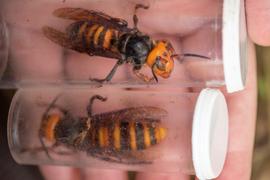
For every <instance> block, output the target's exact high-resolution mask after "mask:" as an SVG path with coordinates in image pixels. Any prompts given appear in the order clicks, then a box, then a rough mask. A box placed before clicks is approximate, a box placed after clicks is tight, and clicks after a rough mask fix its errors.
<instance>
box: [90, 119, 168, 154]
mask: <svg viewBox="0 0 270 180" xmlns="http://www.w3.org/2000/svg"><path fill="white" fill-rule="evenodd" d="M108 122H110V121H108ZM166 131H167V130H166V128H164V127H162V126H161V124H160V123H153V122H151V123H150V122H134V121H119V120H118V121H115V122H114V123H103V124H98V123H96V124H94V125H93V126H92V128H91V129H90V134H91V136H90V139H91V141H92V143H91V144H92V146H95V148H101V149H113V150H115V151H126V150H131V151H136V150H144V149H147V148H149V147H151V146H153V145H155V144H157V143H159V142H160V141H161V140H163V139H164V138H165V136H166Z"/></svg>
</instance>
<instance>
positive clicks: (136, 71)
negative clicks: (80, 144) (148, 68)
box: [133, 68, 155, 82]
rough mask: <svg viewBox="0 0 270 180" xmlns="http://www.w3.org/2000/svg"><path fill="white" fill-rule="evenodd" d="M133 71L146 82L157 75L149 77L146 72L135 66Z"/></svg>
mask: <svg viewBox="0 0 270 180" xmlns="http://www.w3.org/2000/svg"><path fill="white" fill-rule="evenodd" d="M133 73H134V74H135V75H136V76H137V77H138V78H139V79H141V80H143V81H144V82H151V81H153V80H155V76H153V77H152V78H150V77H148V76H147V75H145V74H142V73H140V70H138V69H136V68H134V69H133Z"/></svg>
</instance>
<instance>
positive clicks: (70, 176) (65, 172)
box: [39, 166, 80, 180]
mask: <svg viewBox="0 0 270 180" xmlns="http://www.w3.org/2000/svg"><path fill="white" fill-rule="evenodd" d="M39 169H40V171H41V174H42V175H43V177H44V178H45V179H46V180H57V179H59V178H60V179H65V180H79V179H80V171H79V169H75V168H71V167H64V166H40V167H39Z"/></svg>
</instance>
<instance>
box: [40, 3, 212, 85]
mask: <svg viewBox="0 0 270 180" xmlns="http://www.w3.org/2000/svg"><path fill="white" fill-rule="evenodd" d="M139 8H143V9H148V8H149V7H148V6H145V5H142V4H137V5H136V6H135V9H134V15H133V23H134V27H133V28H129V27H128V23H127V22H126V21H125V20H123V19H120V18H114V17H111V16H109V15H106V14H104V13H103V12H98V11H93V10H86V9H82V8H59V9H56V10H55V11H54V12H53V14H54V15H55V16H57V17H60V18H64V19H70V20H74V21H75V22H74V23H72V24H70V25H69V26H68V27H67V28H66V32H60V31H58V30H56V29H54V28H52V27H49V26H44V27H43V33H44V35H45V36H46V37H47V38H48V39H50V40H51V41H53V42H55V43H57V44H59V45H61V46H62V47H64V48H67V49H72V50H75V51H77V52H81V53H87V54H88V55H90V56H102V57H108V58H114V59H117V62H116V64H115V65H114V67H113V68H112V70H111V71H110V73H109V74H108V75H107V76H106V77H105V78H104V79H94V78H91V79H90V80H92V81H97V82H104V81H107V82H108V81H111V79H112V77H113V75H114V74H115V72H116V70H117V68H118V66H120V65H122V64H124V63H129V64H132V66H133V72H134V74H135V75H136V76H137V77H138V78H139V79H141V80H143V81H145V82H149V81H152V80H156V81H157V82H158V78H157V76H161V77H162V78H169V77H170V74H171V72H172V71H173V68H174V58H177V57H178V59H179V57H180V55H179V54H176V53H175V50H174V48H173V46H172V45H171V43H170V42H169V41H166V40H153V39H152V38H151V37H150V36H148V35H146V34H144V33H142V32H141V31H140V30H139V29H138V28H137V24H138V17H137V15H136V12H137V10H138V9H139ZM185 56H194V57H199V58H206V59H209V58H208V57H205V56H202V55H196V54H189V53H187V54H181V57H185ZM145 64H146V65H147V66H149V67H150V68H151V70H152V74H153V77H148V76H147V75H145V74H143V73H141V72H140V70H141V68H142V67H143V65H145Z"/></svg>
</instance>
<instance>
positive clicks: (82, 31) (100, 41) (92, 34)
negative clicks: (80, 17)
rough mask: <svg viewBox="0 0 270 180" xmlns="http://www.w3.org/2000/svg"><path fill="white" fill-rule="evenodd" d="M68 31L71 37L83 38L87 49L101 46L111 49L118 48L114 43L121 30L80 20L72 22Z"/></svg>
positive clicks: (82, 40)
mask: <svg viewBox="0 0 270 180" xmlns="http://www.w3.org/2000/svg"><path fill="white" fill-rule="evenodd" d="M68 32H69V34H70V36H71V38H76V39H79V40H81V42H82V44H83V46H84V47H85V48H86V50H87V49H90V50H93V49H100V48H101V49H107V50H111V51H116V50H117V49H116V48H117V47H115V46H114V43H113V42H115V41H117V40H118V38H119V37H118V36H119V31H118V30H116V29H113V28H109V27H105V26H104V25H101V24H93V23H91V22H88V21H80V22H76V23H74V24H72V25H71V26H70V27H69V28H68Z"/></svg>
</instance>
